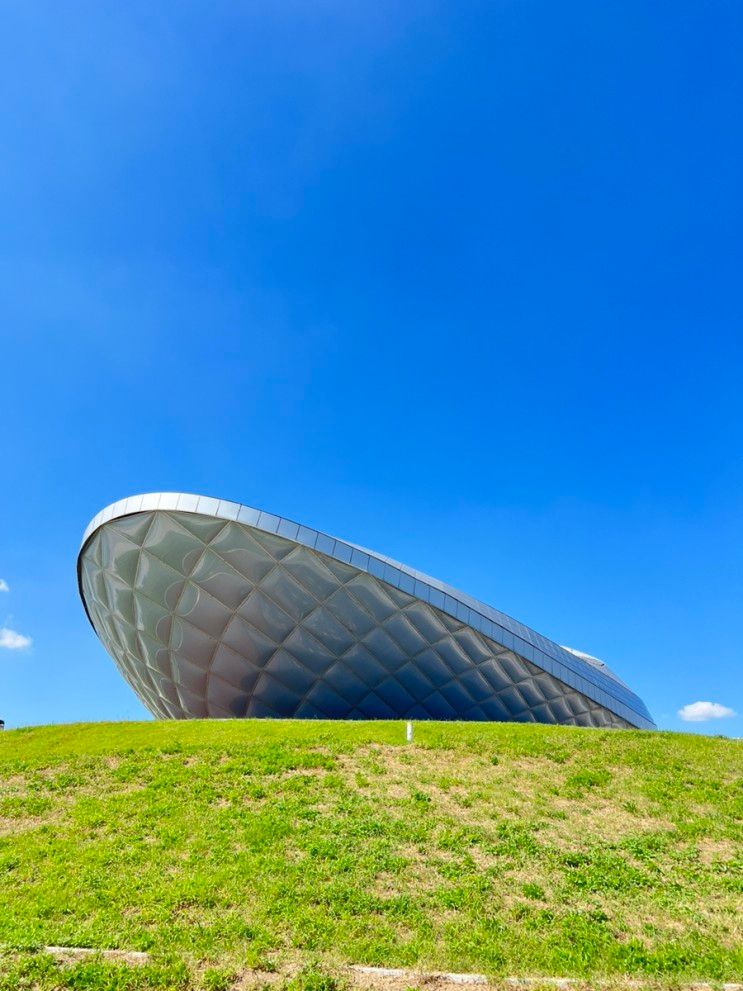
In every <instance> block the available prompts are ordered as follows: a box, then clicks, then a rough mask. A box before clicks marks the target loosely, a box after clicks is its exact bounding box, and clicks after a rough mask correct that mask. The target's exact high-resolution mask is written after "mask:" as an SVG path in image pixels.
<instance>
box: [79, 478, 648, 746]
mask: <svg viewBox="0 0 743 991" xmlns="http://www.w3.org/2000/svg"><path fill="white" fill-rule="evenodd" d="M78 581H79V587H80V594H81V596H82V600H83V604H84V606H85V610H86V612H87V614H88V617H89V619H90V622H91V623H92V625H93V628H94V630H95V632H96V633H97V634H98V636H99V637H100V639H101V641H102V642H103V644H104V646H105V647H106V649H107V650H108V652H109V653H110V654H111V656H112V657H113V659H114V661H115V663H116V665H117V667H118V668H119V670H120V671H121V673H122V674H123V676H124V678H126V680H127V681H128V682H129V684H130V685H131V687H132V688H133V689H134V691H135V692H136V693H137V695H138V696H139V698H140V699H141V700H142V702H143V703H144V704H145V706H146V707H147V708H148V709H149V710H150V712H151V713H152V714H153V715H155V716H158V717H161V718H172V719H182V718H192V717H216V718H232V717H251V716H253V717H255V716H262V717H283V718H330V719H393V718H402V719H461V720H514V721H521V722H541V723H564V724H572V725H578V726H604V727H640V728H643V729H653V728H654V724H653V721H652V719H651V717H650V714H649V712H648V710H647V709H646V707H645V705H644V704H643V702H642V701H641V700H640V699H639V698H638V696H637V695H635V693H634V692H632V691H631V690H630V689H629V688H628V687H627V686H626V685H625V684H624V683H623V682H622V681H620V679H619V678H618V677H617V676H616V675H615V674H614V673H613V672H612V671H611V670H610V669H609V668H608V667H607V666H606V665H605V664H603V663H602V662H601V661H599V660H597V659H595V658H592V657H590V656H589V655H586V654H581V653H579V652H575V651H572V650H570V649H568V648H565V647H560V646H558V645H557V644H555V643H553V642H552V641H550V640H548V639H546V638H545V637H543V636H541V635H540V634H539V633H535V632H534V630H531V629H529V627H527V626H524V625H523V624H522V623H519V622H517V621H516V620H513V619H511V618H510V617H509V616H506V615H504V614H503V613H501V612H499V611H498V610H497V609H493V608H492V607H491V606H487V605H485V604H484V603H482V602H478V601H477V600H475V599H473V598H471V597H470V596H468V595H464V594H462V593H461V592H458V591H456V590H455V589H453V588H450V587H449V586H447V585H445V584H443V583H442V582H440V581H437V580H436V579H434V578H430V577H428V576H427V575H424V574H421V573H420V572H418V571H415V570H414V569H412V568H408V567H406V566H405V565H403V564H399V563H398V562H396V561H392V560H390V559H389V558H387V557H384V556H382V555H381V554H375V553H374V552H373V551H369V550H365V549H363V548H361V547H357V546H355V545H354V544H351V543H349V542H348V541H344V540H337V539H335V538H333V537H330V536H327V535H326V534H324V533H319V532H318V531H317V530H313V529H312V528H311V527H306V526H302V525H300V524H298V523H294V522H292V521H290V520H287V519H282V518H281V517H278V516H272V515H271V514H270V513H265V512H261V511H260V510H258V509H252V508H250V507H248V506H243V505H240V504H238V503H234V502H226V501H223V500H218V499H210V498H206V497H204V496H195V495H185V494H179V493H169V492H164V493H154V494H151V495H144V496H133V497H131V498H129V499H124V500H122V501H120V502H116V503H114V504H113V505H111V506H108V508H106V509H104V510H102V511H101V512H100V513H99V514H98V515H97V516H96V517H95V519H93V521H92V522H91V523H90V525H89V526H88V528H87V530H86V531H85V535H84V537H83V542H82V546H81V549H80V554H79V558H78Z"/></svg>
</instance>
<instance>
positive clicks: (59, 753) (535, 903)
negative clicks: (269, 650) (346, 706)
mask: <svg viewBox="0 0 743 991" xmlns="http://www.w3.org/2000/svg"><path fill="white" fill-rule="evenodd" d="M742 755H743V751H742V750H741V744H740V743H739V742H738V741H733V740H727V739H720V738H711V737H700V736H691V735H682V734H673V733H643V732H639V731H632V732H630V731H599V730H582V729H573V728H567V727H552V726H536V725H529V724H527V725H519V724H512V723H497V724H463V723H416V724H415V740H414V743H413V744H406V743H405V727H404V724H403V723H400V722H368V723H350V722H298V721H291V722H276V721H267V720H261V721H253V720H244V721H237V720H236V721H226V722H221V721H193V722H152V723H114V724H111V723H109V724H103V723H99V724H84V725H71V726H70V725H68V726H51V727H39V728H31V729H23V730H12V731H6V732H5V733H3V734H0V884H1V885H2V888H1V889H0V989H2V991H5V989H10V988H13V989H16V988H22V987H38V988H43V989H46V988H53V987H74V988H111V989H114V988H131V989H135V988H180V989H186V988H211V989H216V991H218V989H225V988H230V987H233V986H239V987H243V986H248V984H249V983H250V982H251V981H252V982H255V981H257V982H258V984H261V983H265V984H269V983H273V984H274V985H275V986H277V987H280V986H283V987H287V988H290V989H294V991H331V989H333V988H336V987H338V986H340V985H341V984H342V983H343V978H342V977H340V976H334V975H340V974H341V972H342V968H343V967H344V966H345V965H347V964H371V965H379V966H385V967H409V968H415V969H418V970H425V971H430V970H441V971H458V972H483V973H486V974H488V975H489V976H492V977H493V978H494V980H495V981H496V983H497V979H498V978H501V979H502V978H504V977H505V976H507V975H541V976H574V977H580V978H585V979H586V980H587V981H588V983H589V985H591V982H592V981H595V980H597V979H603V980H609V983H612V982H614V983H615V982H616V981H622V980H624V979H625V978H627V977H631V978H637V979H641V980H642V981H644V982H647V983H648V984H649V985H650V984H652V985H659V986H672V985H675V984H683V983H685V982H686V983H689V982H692V981H694V980H712V981H717V982H722V981H740V980H741V979H742V977H741V975H742V974H743V951H742V949H741V946H742V940H741V935H742V933H741V905H742V897H741V896H742V894H743V860H742V858H741V850H742V848H743V843H742V842H741V841H742V832H741V806H742V803H741V792H742V789H741V768H742V760H741V758H742ZM49 945H55V946H68V947H95V948H99V949H112V948H118V949H122V950H127V951H133V950H144V951H148V952H149V954H150V961H149V963H147V964H145V965H144V966H141V965H140V966H137V965H134V964H128V963H126V962H120V961H119V962H112V961H107V960H102V959H97V958H93V959H90V960H87V961H82V962H78V963H73V964H69V963H68V964H66V965H63V964H62V963H60V961H59V960H55V959H54V958H52V957H51V956H48V955H47V954H45V953H43V952H40V950H41V948H43V947H45V946H49ZM292 975H293V976H292ZM591 986H593V985H591Z"/></svg>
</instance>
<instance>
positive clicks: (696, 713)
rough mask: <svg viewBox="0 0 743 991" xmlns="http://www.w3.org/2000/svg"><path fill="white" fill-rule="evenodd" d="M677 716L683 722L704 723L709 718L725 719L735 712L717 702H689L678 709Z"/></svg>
mask: <svg viewBox="0 0 743 991" xmlns="http://www.w3.org/2000/svg"><path fill="white" fill-rule="evenodd" d="M678 714H679V716H680V717H681V718H682V719H683V721H684V722H685V723H706V722H707V720H709V719H726V718H727V717H728V716H734V715H735V713H734V712H733V710H732V709H729V708H728V707H727V706H726V705H720V703H719V702H690V703H689V704H688V705H685V706H684V707H683V709H679V711H678Z"/></svg>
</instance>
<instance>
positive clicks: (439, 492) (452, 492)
mask: <svg viewBox="0 0 743 991" xmlns="http://www.w3.org/2000/svg"><path fill="white" fill-rule="evenodd" d="M742 45H743V7H741V5H740V3H737V2H735V0H729V2H723V0H711V2H709V3H699V2H695V3H685V2H678V0H675V2H673V3H670V2H668V3H656V4H647V3H641V2H634V0H630V2H621V3H620V2H611V3H599V4H597V3H595V2H593V0H591V2H589V0H586V2H576V3H571V4H568V5H565V4H555V3H547V2H537V0H523V2H519V3H514V2H512V0H507V2H506V0H504V2H497V0H496V2H487V3H486V2H482V3H480V2H461V0H452V2H440V3H437V2H420V0H409V2H406V3H399V2H385V0H381V2H380V0H375V2H373V3H371V2H359V0H356V2H354V0H350V2H349V0H343V2H341V0H338V2H336V0H320V2H318V3H305V2H299V0H295V2H277V3H247V2H240V0H238V2H235V0H225V2H221V0H210V2H209V3H206V2H200V3H194V2H187V0H185V2H178V3H175V2H172V3H165V4H152V3H150V2H139V0H128V2H127V3H123V4H101V3H100V2H97V0H90V2H83V0H73V2H71V3H68V4H64V5H60V4H59V3H56V2H51V0H50V2H41V0H40V2H28V0H17V2H13V0H11V2H9V3H5V4H3V10H2V12H1V13H0V86H1V88H2V90H1V92H2V98H1V99H0V134H1V135H2V152H1V153H0V194H1V195H0V382H1V383H2V390H1V392H0V404H1V405H0V431H1V433H0V436H1V437H2V446H1V451H2V461H1V462H0V464H1V465H2V469H1V470H2V485H0V520H1V521H2V522H1V523H0V578H2V579H4V581H5V582H6V583H7V585H8V588H9V591H0V627H3V628H5V629H6V630H10V631H15V632H16V633H18V634H20V635H22V636H26V637H30V638H32V641H33V643H32V645H31V646H30V647H28V648H26V649H10V648H9V647H6V648H4V649H3V648H0V716H4V718H5V719H6V721H7V723H8V725H19V724H26V723H38V722H50V721H57V720H59V721H63V720H64V721H67V720H77V719H103V718H111V719H122V718H135V717H141V716H143V715H144V710H143V709H142V708H141V706H140V705H139V703H138V702H137V700H136V698H135V697H134V695H133V694H132V693H131V691H130V689H129V688H128V687H127V686H126V685H125V684H124V682H123V680H122V679H121V678H120V676H119V675H118V674H117V672H116V671H115V669H114V666H113V663H112V662H111V661H110V660H109V658H108V656H107V655H106V654H105V652H104V650H103V648H102V647H101V645H100V644H99V643H98V641H97V640H96V638H95V636H94V634H93V632H92V630H91V629H90V627H89V626H88V623H87V620H86V619H85V616H84V614H83V610H82V607H81V605H80V602H79V600H78V597H77V588H76V580H75V558H76V552H77V548H78V543H79V540H80V537H81V534H82V531H83V529H84V527H85V526H86V524H87V522H88V521H89V519H90V518H91V517H92V516H93V515H94V514H95V513H96V512H97V511H98V510H99V509H100V508H102V507H103V506H105V505H106V504H108V503H110V502H112V501H114V500H116V499H119V498H122V497H124V496H127V495H131V494H135V493H138V492H144V491H151V490H182V491H190V492H197V493H204V494H209V495H216V496H221V497H223V498H228V499H234V500H237V501H241V502H246V503H249V504H252V505H257V506H259V507H262V508H265V509H267V510H269V511H272V512H275V513H279V514H284V515H287V516H290V517H292V518H295V519H297V520H299V521H301V522H306V523H308V524H310V525H312V526H315V527H317V528H319V529H322V530H326V531H329V532H331V533H334V534H336V535H339V536H343V537H346V538H349V539H351V540H353V541H356V542H359V543H362V544H365V545H367V546H370V547H373V548H375V549H377V550H379V551H381V552H383V553H386V554H389V555H391V556H393V557H396V558H398V559H400V560H402V561H405V562H406V563H408V564H411V565H413V566H414V567H417V568H420V569H421V570H424V571H427V572H428V573H430V574H433V575H435V576H436V577H439V578H441V579H443V580H445V581H447V582H450V583H451V584H453V585H455V586H457V587H459V588H461V589H463V590H464V591H466V592H469V593H471V594H473V595H475V596H477V597H479V598H481V599H484V600H485V601H486V602H489V603H491V604H493V605H495V606H497V607H498V608H500V609H502V610H504V611H506V612H508V613H510V614H512V615H514V616H516V617H517V618H518V619H521V620H523V621H524V622H526V623H528V624H530V625H531V626H533V627H534V628H536V629H537V630H539V631H540V632H542V633H544V634H546V635H547V636H550V637H551V638H553V639H554V640H557V641H558V642H559V643H564V644H568V645H570V646H572V647H576V648H578V649H581V650H585V651H588V652H589V653H592V654H595V655H597V656H599V657H601V658H603V659H605V660H606V661H607V662H608V663H609V664H610V665H612V666H613V667H614V668H615V669H616V670H617V672H618V673H619V674H620V675H621V676H622V677H624V678H625V680H627V681H628V682H629V683H630V684H631V685H632V687H633V688H635V689H636V690H637V691H638V692H639V694H641V695H642V697H643V698H644V699H645V700H646V702H647V704H648V706H649V707H650V710H651V712H652V713H653V715H654V716H655V718H656V720H657V721H658V723H659V724H660V725H661V726H663V727H670V728H685V729H689V730H691V731H701V732H711V733H718V732H723V733H728V734H732V735H741V734H742V733H743V717H741V716H738V717H731V718H727V719H719V720H715V721H711V722H705V723H683V722H681V721H680V719H679V718H678V716H677V710H678V709H679V708H680V707H681V706H683V705H686V704H689V703H693V702H696V701H711V702H715V703H718V704H719V705H723V706H726V707H729V708H732V709H734V710H735V711H736V712H738V713H740V712H743V693H742V692H741V681H742V680H743V679H741V670H742V668H743V664H742V660H743V651H742V648H741V603H742V602H743V570H742V568H741V564H742V560H743V545H742V540H741V534H742V527H741V523H742V516H743V514H742V512H741V510H742V508H743V461H742V458H741V454H742V453H743V440H742V436H743V387H742V380H743V374H742V373H743V319H742V318H743V289H742V286H743V280H742V279H741V272H742V271H743V249H742V245H741V229H742V223H741V221H742V220H743V218H742V216H741V214H742V212H743V211H742V209H741V207H742V205H743V195H742V194H741V176H742V175H743V138H742V130H741V106H742V105H743V62H742V61H741V58H740V53H741V46H742ZM4 636H5V640H6V641H8V640H10V641H11V642H12V637H10V635H9V634H7V633H6V634H5V635H4ZM0 643H2V640H1V639H0Z"/></svg>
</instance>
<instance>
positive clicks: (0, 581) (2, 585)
mask: <svg viewBox="0 0 743 991" xmlns="http://www.w3.org/2000/svg"><path fill="white" fill-rule="evenodd" d="M9 591H10V585H8V583H7V582H6V581H5V579H4V578H0V592H9Z"/></svg>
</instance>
